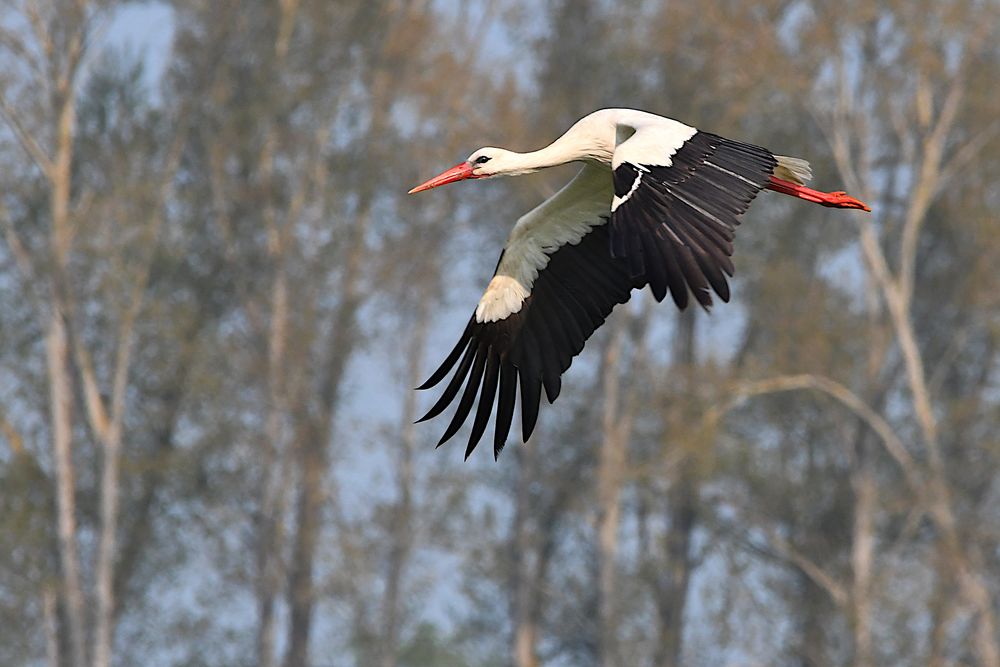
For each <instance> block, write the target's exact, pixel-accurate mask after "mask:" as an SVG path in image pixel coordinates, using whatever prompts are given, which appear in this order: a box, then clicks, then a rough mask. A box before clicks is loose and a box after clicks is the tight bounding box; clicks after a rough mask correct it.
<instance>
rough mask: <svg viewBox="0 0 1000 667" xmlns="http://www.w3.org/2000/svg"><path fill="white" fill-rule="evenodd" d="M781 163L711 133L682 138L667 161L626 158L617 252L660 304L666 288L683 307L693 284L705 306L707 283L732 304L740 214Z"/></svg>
mask: <svg viewBox="0 0 1000 667" xmlns="http://www.w3.org/2000/svg"><path fill="white" fill-rule="evenodd" d="M664 152H665V153H666V149H665V150H664ZM776 164H777V161H776V160H775V157H774V156H773V155H772V154H771V152H770V151H768V150H766V149H764V148H760V147H759V146H752V145H750V144H743V143H739V142H736V141H731V140H729V139H724V138H722V137H719V136H717V135H714V134H709V133H707V132H696V133H695V134H694V135H693V136H692V137H691V138H690V139H688V140H687V141H686V142H684V144H683V145H682V146H681V147H680V148H679V149H678V150H677V152H676V153H675V154H674V155H673V156H672V159H671V164H670V166H666V167H664V166H653V165H642V164H633V163H631V162H623V163H622V164H620V165H618V167H617V168H616V169H615V170H614V186H615V196H616V198H617V199H620V200H621V202H620V203H619V204H618V205H617V208H615V209H614V212H613V213H612V215H611V253H612V255H613V256H614V257H617V258H623V259H625V260H626V262H627V263H628V266H629V273H630V275H632V276H635V277H639V276H642V277H644V278H645V280H646V281H648V283H649V286H650V289H651V291H652V292H653V295H654V296H655V297H656V300H657V301H662V300H663V298H664V297H665V296H666V293H667V291H668V290H669V292H670V295H671V296H672V297H673V299H674V303H676V304H677V306H678V307H680V308H682V309H683V308H685V307H686V306H687V303H688V289H690V291H691V293H692V294H694V297H695V299H697V301H698V303H700V304H701V305H702V306H704V307H705V308H708V307H709V306H711V305H712V295H711V293H710V291H709V287H711V289H713V290H715V293H716V294H718V295H719V297H720V298H721V299H722V300H723V301H729V284H728V283H727V282H726V276H727V275H728V276H730V277H732V275H733V262H732V260H731V259H730V257H731V256H732V254H733V236H734V232H735V230H736V226H737V225H739V223H740V220H739V217H740V216H741V215H742V214H743V213H744V212H746V210H747V208H749V206H750V202H751V201H752V200H753V198H754V197H756V196H757V193H758V192H760V191H761V189H763V188H764V186H765V185H767V183H768V181H769V179H770V176H771V173H772V172H773V171H774V167H775V165H776ZM637 181H638V182H637Z"/></svg>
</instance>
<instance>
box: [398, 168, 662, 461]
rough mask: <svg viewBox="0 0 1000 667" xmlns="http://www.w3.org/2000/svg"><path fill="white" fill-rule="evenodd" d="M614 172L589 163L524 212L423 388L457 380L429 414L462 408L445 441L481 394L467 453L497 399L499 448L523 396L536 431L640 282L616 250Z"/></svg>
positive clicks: (527, 429)
mask: <svg viewBox="0 0 1000 667" xmlns="http://www.w3.org/2000/svg"><path fill="white" fill-rule="evenodd" d="M611 196H612V192H611V176H610V174H609V173H608V172H607V170H605V169H601V168H599V167H593V166H586V167H584V168H583V169H582V170H581V171H580V173H579V174H578V175H577V176H576V178H574V179H573V180H572V181H571V182H570V183H569V184H568V185H567V186H566V187H565V188H563V189H562V190H560V191H559V192H558V193H557V194H556V195H555V196H553V197H552V198H551V199H549V200H548V201H546V202H545V203H544V204H542V205H541V206H539V207H538V208H537V209H535V210H534V211H532V212H531V213H529V214H528V215H526V216H524V217H523V218H521V219H520V220H519V221H518V223H517V225H515V227H514V230H513V231H512V232H511V236H510V238H509V239H508V241H507V244H506V246H505V248H504V252H503V254H502V255H501V256H500V262H499V264H498V266H497V271H496V273H495V275H494V276H493V279H492V280H491V281H490V284H489V286H488V287H487V289H486V292H485V294H484V295H483V298H482V299H481V300H480V302H479V305H478V306H477V308H476V312H475V313H474V314H473V315H472V317H471V318H470V320H469V323H468V324H467V325H466V327H465V331H464V332H463V333H462V337H461V338H460V339H459V341H458V344H457V345H455V348H454V349H453V350H452V351H451V354H449V355H448V357H447V358H446V359H445V361H444V363H443V364H441V367H440V368H438V369H437V370H436V371H435V372H434V374H433V375H432V376H431V377H430V378H429V379H428V380H427V382H425V383H424V384H423V385H422V386H420V387H418V388H419V389H428V388H430V387H433V386H435V385H437V384H438V383H440V382H441V381H442V380H444V379H445V377H447V376H448V374H449V373H452V375H451V380H450V381H449V382H448V384H447V385H446V386H445V389H444V391H443V392H442V393H441V396H440V397H439V398H438V400H437V402H436V403H435V404H434V406H433V407H431V409H430V411H429V412H428V413H427V414H426V415H424V417H423V418H421V420H420V421H424V420H427V419H431V418H433V417H436V416H437V415H439V414H440V413H441V412H443V411H444V410H445V408H447V407H448V406H449V405H451V404H452V403H453V402H454V401H455V400H456V398H457V399H458V406H457V408H456V410H455V414H454V416H453V417H452V420H451V422H450V424H449V425H448V428H447V430H446V431H445V433H444V435H443V436H442V437H441V440H440V442H439V443H438V445H439V446H440V445H441V444H444V442H446V441H447V440H448V439H450V438H451V437H452V436H454V435H455V433H456V432H458V430H459V429H460V428H461V427H462V425H463V424H464V423H465V421H466V420H467V419H468V417H469V415H470V414H471V412H472V408H473V405H474V404H476V402H477V399H478V406H477V407H476V411H475V418H474V420H473V424H472V432H471V433H470V435H469V443H468V447H467V449H466V452H465V455H466V457H468V456H469V454H471V453H472V450H473V449H475V447H476V445H477V444H478V443H479V440H480V439H481V438H482V436H483V433H484V432H485V430H486V426H487V422H488V421H489V418H490V414H491V413H492V411H493V406H494V403H495V404H496V424H495V430H494V437H493V453H494V456H499V454H500V451H501V450H502V449H503V446H504V444H505V442H506V440H507V436H508V434H509V433H510V428H511V423H512V421H513V417H514V411H515V404H516V401H517V395H518V393H520V402H521V434H522V437H523V439H524V440H527V439H528V437H529V436H530V435H531V433H532V431H533V430H534V428H535V423H536V420H537V418H538V409H539V405H540V403H541V395H542V390H543V389H544V391H545V395H546V397H547V398H548V400H549V402H550V403H551V402H553V401H555V400H556V397H558V396H559V391H560V388H561V383H562V380H561V376H562V374H563V373H564V372H565V371H566V369H568V368H569V366H570V364H571V363H572V361H573V357H575V356H576V355H577V354H579V353H580V351H581V350H582V349H583V346H584V343H585V342H586V341H587V339H588V338H589V337H590V335H591V334H592V333H593V332H594V331H595V330H596V329H597V328H598V327H599V326H601V324H603V323H604V320H605V319H606V318H607V316H608V315H609V314H610V313H611V310H612V309H613V308H614V306H615V305H616V304H619V303H624V302H626V301H628V299H629V294H630V293H631V291H632V288H633V287H638V286H641V284H642V281H641V280H639V281H637V280H636V279H633V278H632V277H631V276H630V275H629V270H628V265H627V264H626V262H625V261H624V260H621V259H615V258H613V257H611V254H610V253H609V252H608V247H609V243H610V237H609V229H608V225H607V220H608V216H609V213H610V211H609V202H610V201H611Z"/></svg>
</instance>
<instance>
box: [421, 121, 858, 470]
mask: <svg viewBox="0 0 1000 667" xmlns="http://www.w3.org/2000/svg"><path fill="white" fill-rule="evenodd" d="M567 162H580V163H582V164H583V168H582V169H580V171H579V172H578V173H577V174H576V176H575V177H574V178H573V180H571V181H570V182H569V183H568V184H567V185H566V186H565V187H564V188H562V189H561V190H560V191H559V192H557V193H556V194H555V195H553V196H552V197H550V198H549V199H548V200H546V201H544V202H543V203H542V204H541V205H539V206H538V207H537V208H535V209H534V210H532V211H531V212H529V213H527V214H526V215H524V216H523V217H521V219H519V220H518V221H517V224H515V225H514V228H513V230H512V231H511V233H510V236H509V237H508V239H507V243H506V245H505V246H504V249H503V252H502V253H501V254H500V261H499V262H498V264H497V268H496V272H495V274H494V276H493V279H492V280H490V283H489V285H488V286H487V287H486V292H485V293H484V294H483V297H482V298H481V299H480V300H479V305H477V306H476V310H475V312H474V313H473V315H472V317H471V318H470V319H469V323H468V324H467V325H466V327H465V331H464V332H463V334H462V337H461V339H460V340H459V341H458V344H457V345H456V346H455V348H454V349H453V350H452V351H451V354H449V355H448V358H447V359H445V361H444V363H442V364H441V366H440V368H438V369H437V370H436V371H435V372H434V374H433V375H431V377H430V378H429V379H428V380H427V382H425V383H424V384H423V385H421V386H420V387H418V389H428V388H430V387H433V386H435V385H436V384H438V383H439V382H441V380H443V379H444V378H445V376H447V375H448V373H449V372H450V371H451V370H452V369H453V368H456V365H457V369H456V370H455V373H454V375H453V376H452V378H451V381H450V382H449V383H448V385H447V387H446V388H445V390H444V392H443V393H442V395H441V397H440V398H439V399H438V401H437V402H436V403H435V404H434V406H433V407H432V408H431V409H430V411H429V412H428V413H427V414H426V415H424V417H422V418H421V419H420V420H419V421H424V420H427V419H431V418H432V417H435V416H437V415H438V414H440V413H441V412H442V411H443V410H444V409H445V408H446V407H448V405H450V404H451V403H452V401H454V399H455V398H456V396H458V393H459V390H462V396H461V398H460V400H459V402H458V408H457V410H456V412H455V415H454V417H453V418H452V420H451V423H450V424H449V425H448V428H447V430H446V431H445V433H444V435H443V436H442V437H441V440H440V442H439V443H438V446H440V445H442V444H444V442H445V441H447V440H448V439H449V438H451V437H452V436H453V435H455V433H456V432H457V431H458V430H459V428H461V426H462V424H463V423H464V422H465V420H466V419H467V417H468V416H469V413H470V411H471V410H472V406H473V404H474V403H475V402H476V394H477V393H478V394H479V405H478V407H477V409H476V416H475V419H474V421H473V425H472V432H471V435H470V436H469V444H468V448H467V449H466V452H465V456H466V458H468V456H469V454H471V453H472V450H473V449H475V447H476V445H477V444H478V442H479V440H480V439H481V438H482V436H483V432H484V431H485V429H486V425H487V422H488V421H489V417H490V413H491V412H492V411H493V405H494V402H496V405H497V409H496V424H495V431H494V437H493V453H494V456H495V457H496V456H499V454H500V450H501V449H503V446H504V444H505V442H506V440H507V435H508V433H509V432H510V428H511V422H512V421H513V417H514V405H515V401H516V394H517V387H518V386H520V394H521V436H522V438H523V439H524V440H527V439H528V437H529V436H530V435H531V432H532V430H534V427H535V422H536V419H537V417H538V408H539V404H540V402H541V393H542V389H543V388H544V390H545V395H546V397H547V398H548V400H549V403H552V402H553V401H555V400H556V397H558V396H559V390H560V387H561V379H560V377H561V375H562V374H563V373H564V372H565V371H566V369H568V368H569V366H570V363H571V362H572V360H573V357H575V356H576V355H577V354H579V353H580V351H581V350H582V349H583V346H584V343H585V342H586V340H587V339H588V338H589V337H590V335H591V334H592V333H593V332H594V330H596V329H597V327H599V326H601V324H603V323H604V320H605V318H607V316H608V314H610V313H611V310H612V309H613V308H614V307H615V305H616V304H619V303H624V302H626V301H628V299H629V296H630V294H631V292H632V290H634V289H637V288H641V287H644V286H646V285H649V288H650V290H651V291H652V293H653V296H654V297H655V298H656V300H657V301H662V300H663V298H664V297H665V296H666V295H667V293H668V292H669V293H670V296H671V297H672V298H673V301H674V303H675V304H677V307H678V308H682V309H683V308H685V307H686V306H687V304H688V298H689V297H688V293H689V291H690V294H691V295H693V296H694V298H695V300H696V301H697V302H698V303H699V304H700V305H701V306H702V307H704V308H706V309H707V308H708V307H709V306H711V305H712V296H711V292H712V291H714V292H715V293H716V294H717V295H718V296H719V298H720V299H722V300H723V301H728V300H729V285H728V284H727V282H726V276H727V275H728V276H730V277H731V276H732V275H733V262H732V260H731V259H730V257H731V256H732V254H733V237H734V233H735V230H736V226H737V225H739V223H740V216H741V215H742V214H743V213H744V212H745V211H746V210H747V208H748V207H749V206H750V202H751V201H753V199H754V197H756V196H757V193H758V192H760V191H761V190H763V189H768V190H774V191H776V192H780V193H782V194H786V195H791V196H793V197H798V198H799V199H804V200H806V201H809V202H813V203H816V204H821V205H823V206H830V207H835V208H856V209H862V210H865V211H870V210H871V209H869V208H868V207H867V206H866V205H865V204H864V203H862V202H860V201H858V200H857V199H854V198H853V197H849V196H847V195H846V194H845V193H844V192H819V191H817V190H813V189H811V188H807V187H805V185H804V183H805V182H806V181H807V180H808V179H809V178H810V177H811V176H812V174H811V171H810V169H809V163H808V162H806V161H805V160H801V159H798V158H790V157H784V156H781V155H774V154H772V153H771V151H769V150H767V149H765V148H760V147H759V146H753V145H750V144H745V143H741V142H738V141H733V140H731V139H725V138H723V137H720V136H717V135H714V134H709V133H708V132H702V131H700V130H698V129H696V128H693V127H691V126H689V125H685V124H683V123H680V122H678V121H676V120H672V119H670V118H664V117H662V116H657V115H655V114H651V113H646V112H644V111H636V110H633V109H603V110H601V111H595V112H594V113H592V114H590V115H589V116H586V117H584V118H582V119H581V120H579V121H577V122H576V124H574V125H573V127H571V128H570V129H569V130H568V131H567V132H566V133H565V134H564V135H562V136H561V137H559V138H558V139H556V140H555V141H554V142H553V143H552V144H550V145H549V146H546V147H545V148H543V149H541V150H537V151H533V152H530V153H515V152H513V151H509V150H504V149H502V148H489V147H488V148H481V149H479V150H477V151H476V152H475V153H473V154H472V155H470V156H469V158H468V159H467V160H464V161H463V162H460V163H459V164H457V165H455V166H454V167H452V168H451V169H448V170H447V171H445V172H444V173H442V174H440V175H438V176H435V177H434V178H432V179H430V180H429V181H427V182H426V183H423V184H422V185H418V186H417V187H415V188H413V189H412V190H410V194H412V193H415V192H421V191H423V190H429V189H431V188H435V187H438V186H440V185H445V184H447V183H454V182H456V181H461V180H465V179H473V178H492V177H494V176H519V175H521V174H529V173H531V172H535V171H538V170H540V169H545V168H546V167H554V166H556V165H561V164H565V163H567ZM463 385H464V390H463ZM498 395H499V398H497V396H498Z"/></svg>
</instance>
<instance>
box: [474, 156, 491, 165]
mask: <svg viewBox="0 0 1000 667" xmlns="http://www.w3.org/2000/svg"><path fill="white" fill-rule="evenodd" d="M489 161H490V156H489V155H480V156H479V157H477V158H476V161H475V163H474V164H486V163H487V162H489Z"/></svg>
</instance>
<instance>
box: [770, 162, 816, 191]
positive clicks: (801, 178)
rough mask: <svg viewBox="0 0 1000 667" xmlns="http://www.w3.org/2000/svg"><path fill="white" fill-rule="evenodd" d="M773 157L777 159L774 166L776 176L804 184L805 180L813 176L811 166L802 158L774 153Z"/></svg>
mask: <svg viewBox="0 0 1000 667" xmlns="http://www.w3.org/2000/svg"><path fill="white" fill-rule="evenodd" d="M774 159H776V160H777V161H778V166H776V167H775V168H774V175H775V176H776V177H777V178H780V179H782V180H784V181H791V182H792V183H798V184H799V185H805V184H806V181H808V180H809V179H810V178H812V177H813V172H812V168H811V167H810V166H809V163H808V162H806V161H805V160H803V159H802V158H797V157H787V156H785V155H775V156H774Z"/></svg>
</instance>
